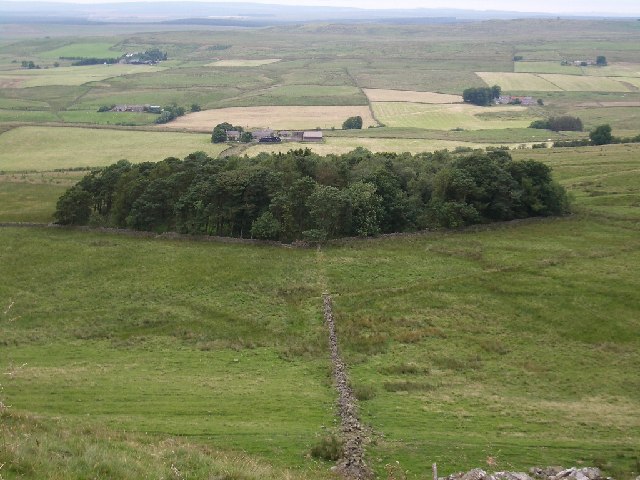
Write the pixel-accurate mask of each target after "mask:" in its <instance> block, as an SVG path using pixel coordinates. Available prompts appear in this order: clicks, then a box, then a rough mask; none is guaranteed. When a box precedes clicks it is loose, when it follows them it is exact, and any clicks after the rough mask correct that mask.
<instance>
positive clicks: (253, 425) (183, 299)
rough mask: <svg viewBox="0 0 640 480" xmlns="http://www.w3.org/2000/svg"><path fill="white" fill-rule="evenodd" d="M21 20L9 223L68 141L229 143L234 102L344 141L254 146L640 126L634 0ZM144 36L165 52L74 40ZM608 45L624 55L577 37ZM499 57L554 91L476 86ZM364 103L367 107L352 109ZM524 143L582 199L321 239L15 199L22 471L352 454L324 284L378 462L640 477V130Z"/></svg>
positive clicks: (51, 183) (0, 259)
mask: <svg viewBox="0 0 640 480" xmlns="http://www.w3.org/2000/svg"><path fill="white" fill-rule="evenodd" d="M507 40H508V41H507ZM0 45H1V48H0V223H5V222H43V223H44V222H50V221H52V219H53V218H52V215H53V211H54V209H55V204H56V201H57V199H58V197H59V195H60V194H61V193H62V192H64V190H66V189H67V188H68V187H69V186H71V185H73V184H74V183H75V182H76V181H77V180H78V179H80V178H81V177H82V176H83V175H84V174H85V173H86V170H77V171H74V170H73V169H84V168H85V167H96V166H103V165H107V164H110V163H113V162H115V161H118V160H120V159H123V158H126V159H128V160H129V161H130V162H133V163H140V162H146V161H150V162H154V161H159V160H162V159H164V158H167V157H172V156H173V157H179V158H182V157H184V156H185V155H187V154H189V153H191V152H194V151H204V152H206V153H207V154H208V155H210V156H218V155H220V154H222V152H223V151H224V150H225V149H227V148H229V147H230V146H231V145H227V144H220V145H218V144H215V145H214V144H212V143H211V142H210V138H211V131H212V129H213V127H214V126H215V125H216V124H218V123H221V122H229V123H232V124H234V125H239V126H243V127H249V128H252V127H255V128H264V127H266V128H272V129H314V128H316V127H321V128H323V129H325V131H324V141H323V143H318V144H314V143H286V144H285V143H282V144H279V145H259V144H254V145H249V146H248V147H247V149H246V150H242V149H243V148H244V146H237V148H235V150H234V151H236V152H239V153H240V154H244V153H247V154H249V155H254V154H258V153H260V152H261V151H283V150H288V149H289V148H307V147H308V148H311V149H313V150H314V151H316V152H318V153H320V154H329V153H343V152H346V151H349V150H353V149H355V148H357V147H364V148H366V149H369V150H372V151H388V152H396V153H402V152H405V151H409V152H414V153H415V152H419V151H424V150H436V149H442V148H448V149H450V150H453V149H456V148H458V147H462V148H476V147H480V148H484V147H486V146H492V145H503V144H506V145H509V146H513V147H515V146H520V145H522V146H530V145H531V144H532V143H546V142H547V141H548V140H551V141H555V140H575V139H580V138H585V137H586V136H587V135H588V133H587V132H557V133H556V132H550V131H548V130H538V129H530V128H527V127H528V125H529V124H530V123H531V121H533V120H538V119H545V118H548V117H550V116H557V115H564V114H569V115H573V116H579V117H580V118H581V119H582V120H583V122H584V125H585V128H586V129H587V130H589V129H593V128H595V127H596V126H598V125H602V124H610V125H611V126H612V127H613V130H614V134H615V135H621V136H622V135H628V136H633V135H637V134H638V133H640V115H639V114H638V108H637V105H638V102H640V93H639V92H640V49H639V48H638V45H640V22H637V21H636V20H635V19H633V20H616V21H608V20H580V21H577V20H564V19H555V18H554V19H523V20H511V21H487V22H469V23H459V24H453V25H383V24H376V25H372V24H364V23H363V24H353V25H346V24H335V25H334V24H328V23H318V24H296V25H289V26H275V27H271V28H256V29H253V28H241V29H234V28H217V27H209V26H190V25H160V24H152V25H151V24H147V25H142V24H140V25H137V24H119V25H111V24H105V25H100V24H97V25H79V26H77V27H74V28H73V31H70V29H69V27H68V25H53V24H51V25H38V24H28V25H9V24H6V25H5V24H3V27H2V29H0ZM150 48H159V49H161V50H162V51H166V52H167V54H168V60H167V61H164V62H161V63H160V64H159V65H156V66H143V65H111V66H105V65H94V66H88V67H72V66H71V65H70V63H71V61H70V60H65V59H61V58H60V57H79V56H86V57H105V58H107V57H113V56H118V55H121V54H122V53H125V52H133V51H143V50H146V49H150ZM595 55H606V57H607V59H608V62H609V65H608V66H606V67H595V66H589V67H572V66H561V65H560V62H561V61H562V60H563V59H575V60H579V59H588V60H593V59H594V58H595ZM515 56H521V57H523V61H515V62H514V57H515ZM22 61H33V62H35V64H37V65H40V66H41V68H40V69H35V68H34V69H31V70H29V69H28V68H20V65H21V62H22ZM54 63H59V66H57V67H56V66H55V65H54ZM476 72H479V73H476ZM494 84H498V85H500V86H501V87H502V90H503V91H504V92H507V93H517V94H519V95H523V96H524V95H526V96H532V97H533V98H534V99H538V98H540V99H541V100H543V103H544V104H543V105H538V104H536V105H535V106H531V107H523V106H504V107H503V106H500V107H498V106H491V107H475V106H471V105H465V104H462V103H459V102H460V97H459V95H460V94H461V93H462V91H463V90H464V89H466V88H470V87H487V86H489V87H490V86H493V85H494ZM172 103H175V104H176V105H178V106H181V107H183V108H185V109H186V110H187V111H190V108H191V107H192V105H196V106H197V107H199V108H200V109H201V110H202V111H200V112H194V113H188V114H187V115H185V116H183V117H179V118H178V119H177V120H174V121H172V122H169V123H167V124H164V125H162V126H156V125H154V121H155V120H156V119H157V115H154V114H149V113H131V112H104V113H98V111H97V110H98V109H99V108H100V107H102V106H111V105H114V104H130V105H134V104H135V105H137V104H140V105H144V104H149V105H161V106H167V105H170V104H172ZM355 115H360V116H362V118H363V121H364V122H363V123H364V128H363V129H362V130H342V129H341V126H342V123H343V122H344V120H346V119H347V118H348V117H352V116H355ZM381 124H383V125H384V126H380V125H381ZM368 127H375V128H368ZM332 128H335V130H331V129H332ZM511 153H512V154H513V156H514V157H515V158H516V159H522V160H526V159H535V160H539V161H542V162H544V163H545V164H547V165H549V166H551V167H552V168H553V175H554V177H555V178H556V179H558V180H559V181H560V183H562V184H563V185H564V186H565V187H566V188H567V189H568V190H569V192H570V193H571V195H572V196H573V197H574V206H573V214H572V215H569V216H567V217H562V218H553V219H542V220H527V221H519V222H512V223H508V224H498V225H492V226H481V227H477V228H474V229H468V230H464V231H432V232H422V233H418V234H410V235H397V236H387V237H380V238H373V239H347V240H342V241H339V242H335V243H331V244H326V245H322V246H321V247H320V248H309V249H305V248H289V247H283V246H277V245H267V244H256V243H250V242H240V241H236V242H234V243H227V242H226V241H221V240H217V239H207V241H204V240H200V239H191V238H183V237H177V236H173V235H165V236H155V235H154V234H139V235H137V234H122V233H120V234H116V233H115V232H102V231H92V230H89V231H83V230H73V229H63V228H32V227H29V228H27V227H18V226H10V227H7V226H3V227H0V245H2V248H0V265H1V266H2V269H1V272H2V282H0V352H1V354H0V373H1V374H2V375H0V439H1V440H0V476H1V477H2V479H4V480H9V479H11V480H14V479H22V478H37V479H52V480H53V479H59V478H83V479H84V478H113V479H122V480H138V479H140V478H153V479H157V478H175V479H178V478H190V479H192V478H227V479H232V478H235V479H252V480H253V479H256V480H257V479H274V480H275V479H295V480H297V479H303V478H304V479H328V478H334V477H333V475H332V473H330V470H329V469H330V467H331V466H332V465H333V464H334V462H332V461H327V460H323V459H321V458H317V457H314V456H313V455H311V451H312V449H313V447H317V446H318V445H322V444H323V439H326V438H327V437H328V438H329V439H330V438H331V436H332V435H335V434H336V433H337V432H338V430H337V425H338V422H337V419H336V417H335V405H334V400H335V392H334V389H333V386H332V384H331V376H330V373H331V367H330V362H329V351H328V346H327V332H326V329H325V326H324V325H323V319H322V294H323V293H325V292H329V293H330V294H331V295H332V298H333V302H334V305H333V307H334V315H335V321H336V328H337V333H338V339H339V341H340V347H341V350H342V355H343V357H344V358H345V360H346V362H347V365H348V368H349V374H350V378H351V382H352V384H353V387H354V390H355V393H356V396H357V397H358V398H359V400H360V412H361V417H362V420H363V422H364V424H365V425H367V426H369V427H370V434H371V438H372V442H371V443H370V444H369V445H368V446H367V449H366V458H367V461H368V462H369V464H370V465H371V466H372V468H373V469H374V471H375V473H376V475H377V476H378V477H379V478H402V476H401V475H398V474H399V472H407V473H406V477H407V478H411V479H413V478H415V479H425V478H431V471H430V468H431V464H432V463H433V462H437V463H438V466H439V472H440V473H441V474H448V473H452V472H454V471H458V470H463V469H464V470H468V469H469V468H472V467H477V466H484V465H486V463H487V462H488V461H490V462H491V463H494V464H495V468H496V469H497V470H506V469H509V470H523V469H526V468H528V467H530V466H533V465H558V464H560V465H565V466H570V465H596V466H599V467H601V468H603V469H604V470H605V473H606V474H607V475H611V476H613V477H615V478H616V479H617V480H631V479H634V478H635V477H636V476H637V475H638V474H640V471H639V466H638V465H639V463H638V462H639V459H640V450H639V449H638V445H640V393H639V392H640V368H638V366H639V365H640V335H639V334H638V333H639V332H640V324H639V323H638V312H639V311H640V297H639V296H638V294H637V292H638V291H640V269H639V268H638V265H640V240H639V239H640V146H639V145H635V144H633V145H609V146H602V147H580V148H544V149H543V148H540V149H535V150H533V149H520V148H516V149H514V150H513V151H512V152H511ZM362 154H363V155H366V152H362ZM57 169H62V170H63V171H56V170H57ZM411 181H420V179H412V180H411Z"/></svg>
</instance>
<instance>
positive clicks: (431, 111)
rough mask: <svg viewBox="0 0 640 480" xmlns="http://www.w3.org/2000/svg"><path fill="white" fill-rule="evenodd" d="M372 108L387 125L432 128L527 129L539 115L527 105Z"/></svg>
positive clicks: (403, 104)
mask: <svg viewBox="0 0 640 480" xmlns="http://www.w3.org/2000/svg"><path fill="white" fill-rule="evenodd" d="M372 108H373V111H374V113H375V116H376V118H377V119H378V120H379V121H380V122H381V123H383V124H384V125H386V126H389V127H414V128H424V129H429V130H451V129H455V128H462V129H465V130H481V129H500V128H526V127H527V126H529V124H530V123H531V121H532V120H534V119H535V118H536V117H535V115H533V114H532V113H531V112H530V111H529V110H528V109H527V108H526V107H520V106H511V105H509V106H492V107H477V106H475V105H469V104H455V105H427V104H419V103H408V102H376V103H373V104H372Z"/></svg>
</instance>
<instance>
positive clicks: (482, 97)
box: [462, 85, 502, 107]
mask: <svg viewBox="0 0 640 480" xmlns="http://www.w3.org/2000/svg"><path fill="white" fill-rule="evenodd" d="M501 93H502V88H500V86H498V85H494V86H493V87H475V88H467V89H465V90H464V91H463V92H462V99H463V100H464V101H465V102H466V103H472V104H474V105H479V106H481V107H483V106H486V105H491V102H492V101H493V100H494V99H496V98H499V97H500V94H501Z"/></svg>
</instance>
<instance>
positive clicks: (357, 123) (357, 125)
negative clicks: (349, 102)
mask: <svg viewBox="0 0 640 480" xmlns="http://www.w3.org/2000/svg"><path fill="white" fill-rule="evenodd" d="M342 128H343V130H360V129H361V128H362V117H361V116H360V115H358V116H356V117H349V118H347V119H346V120H345V121H344V123H343V124H342Z"/></svg>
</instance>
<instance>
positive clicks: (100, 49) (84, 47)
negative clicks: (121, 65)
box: [40, 42, 123, 60]
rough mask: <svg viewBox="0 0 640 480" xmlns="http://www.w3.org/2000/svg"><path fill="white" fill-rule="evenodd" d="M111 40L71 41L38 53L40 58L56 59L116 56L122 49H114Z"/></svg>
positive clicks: (120, 53)
mask: <svg viewBox="0 0 640 480" xmlns="http://www.w3.org/2000/svg"><path fill="white" fill-rule="evenodd" d="M114 47H115V45H114V44H113V43H111V42H91V43H85V42H77V43H76V42H73V43H70V44H68V45H64V46H62V47H58V48H55V49H53V50H49V51H46V52H42V53H40V56H41V57H42V58H50V59H54V60H55V59H58V58H60V57H84V58H117V57H119V56H120V55H122V53H123V52H122V51H120V50H118V49H114Z"/></svg>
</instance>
